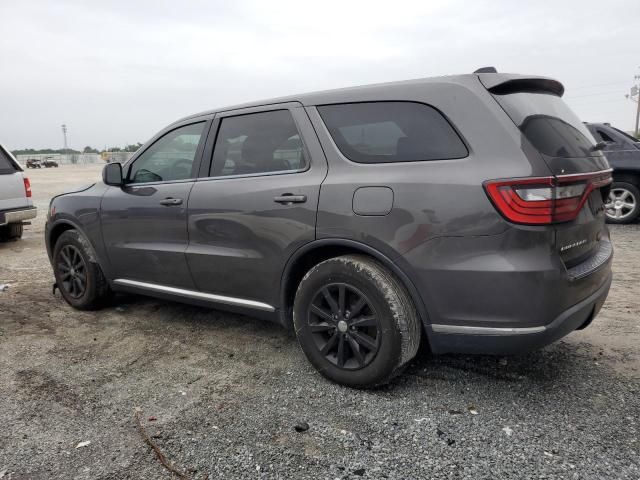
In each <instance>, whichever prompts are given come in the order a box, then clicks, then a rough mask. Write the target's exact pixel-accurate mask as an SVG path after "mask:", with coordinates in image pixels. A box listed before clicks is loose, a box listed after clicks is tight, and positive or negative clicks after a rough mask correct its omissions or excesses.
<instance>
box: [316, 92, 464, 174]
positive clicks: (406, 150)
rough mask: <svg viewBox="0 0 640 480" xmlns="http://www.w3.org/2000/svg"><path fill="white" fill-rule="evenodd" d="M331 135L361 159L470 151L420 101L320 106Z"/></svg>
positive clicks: (413, 157)
mask: <svg viewBox="0 0 640 480" xmlns="http://www.w3.org/2000/svg"><path fill="white" fill-rule="evenodd" d="M317 108H318V112H319V113H320V116H321V117H322V120H323V121H324V123H325V125H326V126H327V129H328V130H329V133H330V134H331V137H332V138H333V141H334V142H335V143H336V145H337V147H338V149H339V150H340V152H341V153H342V154H343V155H344V156H345V157H347V158H348V159H349V160H352V161H354V162H358V163H390V162H418V161H424V160H447V159H454V158H463V157H466V156H467V155H468V153H469V152H468V151H467V148H466V146H465V145H464V142H463V141H462V139H461V138H460V136H459V135H458V134H457V133H456V131H455V130H454V129H453V127H452V126H451V124H450V123H449V122H448V121H447V120H446V119H445V118H444V116H443V115H442V114H441V113H440V112H439V111H438V110H436V109H435V108H433V107H430V106H428V105H424V104H422V103H416V102H364V103H344V104H337V105H324V106H319V107H317Z"/></svg>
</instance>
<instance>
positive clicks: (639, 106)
mask: <svg viewBox="0 0 640 480" xmlns="http://www.w3.org/2000/svg"><path fill="white" fill-rule="evenodd" d="M633 78H634V79H635V81H636V82H637V81H638V80H640V75H636V76H635V77H633ZM635 89H636V96H637V98H636V132H635V133H636V135H635V137H636V138H638V134H640V131H638V122H640V86H639V85H638V84H637V83H636V84H635Z"/></svg>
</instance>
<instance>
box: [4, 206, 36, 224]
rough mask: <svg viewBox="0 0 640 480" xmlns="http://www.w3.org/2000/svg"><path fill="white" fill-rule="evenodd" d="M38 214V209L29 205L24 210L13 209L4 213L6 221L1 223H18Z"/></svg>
mask: <svg viewBox="0 0 640 480" xmlns="http://www.w3.org/2000/svg"><path fill="white" fill-rule="evenodd" d="M37 215H38V209H37V208H36V207H29V208H27V209H24V210H11V211H9V212H5V213H4V223H0V225H6V224H8V223H18V222H21V221H23V220H29V219H31V218H36V216H37Z"/></svg>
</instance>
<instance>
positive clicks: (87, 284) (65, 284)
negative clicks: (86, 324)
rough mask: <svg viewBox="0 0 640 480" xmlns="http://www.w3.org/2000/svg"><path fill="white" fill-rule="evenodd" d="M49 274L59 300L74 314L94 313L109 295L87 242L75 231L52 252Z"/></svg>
mask: <svg viewBox="0 0 640 480" xmlns="http://www.w3.org/2000/svg"><path fill="white" fill-rule="evenodd" d="M53 273H54V275H55V277H56V283H57V285H58V288H59V289H60V293H61V294H62V297H63V298H64V299H65V300H66V302H67V303H68V304H69V305H71V306H72V307H73V308H76V309H78V310H96V309H98V308H100V307H102V306H104V305H105V303H107V301H108V300H109V299H110V297H111V291H110V289H109V284H108V282H107V279H106V278H105V277H104V274H103V273H102V269H101V268H100V265H98V263H97V261H96V258H95V254H94V253H93V249H92V248H91V245H90V244H89V242H88V241H87V240H86V239H85V238H84V237H83V236H82V235H81V234H80V233H78V232H77V231H76V230H67V231H66V232H64V233H63V234H62V235H60V238H58V241H57V242H56V245H55V247H54V249H53Z"/></svg>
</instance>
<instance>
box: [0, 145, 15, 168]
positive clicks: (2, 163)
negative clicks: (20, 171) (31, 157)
mask: <svg viewBox="0 0 640 480" xmlns="http://www.w3.org/2000/svg"><path fill="white" fill-rule="evenodd" d="M15 171H16V167H15V166H14V164H13V161H12V160H11V159H10V158H9V155H7V153H6V152H5V151H4V149H3V148H2V147H0V175H3V174H5V175H6V174H7V173H14V172H15Z"/></svg>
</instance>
